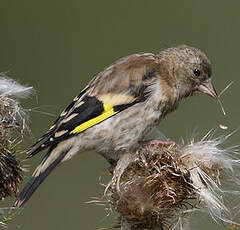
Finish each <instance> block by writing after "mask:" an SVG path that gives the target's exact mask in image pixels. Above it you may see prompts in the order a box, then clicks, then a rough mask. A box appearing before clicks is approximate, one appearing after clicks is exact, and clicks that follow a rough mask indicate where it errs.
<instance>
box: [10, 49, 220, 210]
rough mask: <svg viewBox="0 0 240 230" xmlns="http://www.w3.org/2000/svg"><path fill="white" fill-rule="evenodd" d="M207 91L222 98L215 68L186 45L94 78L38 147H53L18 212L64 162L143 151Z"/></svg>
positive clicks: (138, 57) (142, 56) (137, 57)
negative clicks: (169, 118)
mask: <svg viewBox="0 0 240 230" xmlns="http://www.w3.org/2000/svg"><path fill="white" fill-rule="evenodd" d="M197 91H199V92H202V93H205V94H208V95H210V96H211V97H213V98H216V99H217V94H216V91H215V89H214V87H213V85H212V82H211V64H210V61H209V60H208V58H207V57H206V55H205V54H204V53H203V52H201V51H200V50H199V49H196V48H193V47H190V46H186V45H181V46H177V47H174V48H169V49H165V50H163V51H162V52H160V53H159V54H152V53H139V54H133V55H130V56H127V57H124V58H121V59H120V60H118V61H116V62H115V63H113V64H112V65H110V66H109V67H107V68H105V69H104V70H103V71H102V72H101V73H99V74H98V75H97V76H96V77H94V78H93V79H92V80H91V81H90V82H89V84H88V85H87V86H86V87H85V88H84V89H83V90H82V91H81V92H80V94H79V95H78V96H77V97H75V98H74V100H73V101H72V103H71V104H70V105H69V106H68V107H67V108H66V109H65V110H64V111H63V112H62V113H61V114H60V116H59V117H58V118H57V120H56V121H55V122H54V124H53V126H52V127H51V128H50V129H49V130H48V131H47V132H46V133H45V134H44V135H43V136H42V137H41V138H40V139H39V140H38V141H37V142H36V143H35V144H34V145H33V146H32V148H31V150H30V151H29V156H28V157H31V156H33V155H35V154H36V153H38V152H40V151H42V150H43V149H45V148H48V151H47V153H46V155H45V156H44V158H43V160H42V162H41V163H40V165H39V166H38V167H37V168H36V170H35V171H34V173H33V175H32V178H31V179H30V181H29V182H28V184H27V185H26V186H25V188H24V189H23V190H22V192H21V193H20V195H19V197H18V199H17V200H16V202H15V204H14V206H15V207H23V206H24V204H25V203H26V202H27V201H28V199H29V198H30V197H31V196H32V194H33V193H34V191H35V190H36V189H37V188H38V186H39V185H40V184H41V183H42V182H43V180H44V179H45V178H46V177H47V176H48V175H49V173H50V172H51V171H52V170H53V169H54V168H55V167H56V166H57V165H58V164H59V163H61V162H64V161H66V160H69V159H70V158H72V157H73V156H74V155H75V154H77V153H80V152H83V151H86V150H96V151H97V152H98V153H100V154H101V155H103V156H104V157H105V158H106V159H107V160H108V161H109V162H111V161H112V160H117V159H118V157H119V154H120V153H124V152H127V151H130V150H133V149H134V148H137V147H138V145H139V143H140V142H141V141H143V140H144V138H145V137H146V135H147V134H149V133H150V131H151V130H152V128H153V127H154V126H157V125H158V124H159V122H160V120H161V119H162V118H163V117H164V116H165V115H166V114H168V113H169V112H171V111H173V110H175V109H176V108H177V107H178V104H179V102H180V101H181V99H183V98H184V97H188V96H191V95H192V94H193V93H194V92H197Z"/></svg>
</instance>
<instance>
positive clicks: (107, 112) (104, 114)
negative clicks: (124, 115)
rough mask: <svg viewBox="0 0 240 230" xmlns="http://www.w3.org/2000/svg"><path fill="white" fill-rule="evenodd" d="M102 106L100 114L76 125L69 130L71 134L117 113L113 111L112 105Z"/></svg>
mask: <svg viewBox="0 0 240 230" xmlns="http://www.w3.org/2000/svg"><path fill="white" fill-rule="evenodd" d="M103 108H104V111H103V112H102V114H101V115H99V116H97V117H94V118H92V119H90V120H89V121H86V122H84V123H82V124H81V125H79V126H77V127H76V128H75V129H74V130H72V131H71V134H76V133H80V132H82V131H84V130H86V129H88V128H90V127H92V126H94V125H96V124H98V123H100V122H102V121H104V120H106V119H107V118H109V117H111V116H113V115H114V114H116V113H117V112H115V111H114V109H113V106H111V105H107V104H103Z"/></svg>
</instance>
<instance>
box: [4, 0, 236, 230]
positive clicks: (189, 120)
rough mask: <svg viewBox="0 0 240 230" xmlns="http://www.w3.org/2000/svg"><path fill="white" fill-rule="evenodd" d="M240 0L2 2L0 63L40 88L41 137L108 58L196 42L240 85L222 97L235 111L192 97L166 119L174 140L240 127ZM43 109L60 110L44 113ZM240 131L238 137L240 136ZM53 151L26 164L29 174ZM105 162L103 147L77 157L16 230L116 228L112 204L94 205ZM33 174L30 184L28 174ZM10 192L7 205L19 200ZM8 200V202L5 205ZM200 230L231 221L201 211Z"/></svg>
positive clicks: (36, 131) (34, 106)
mask: <svg viewBox="0 0 240 230" xmlns="http://www.w3.org/2000/svg"><path fill="white" fill-rule="evenodd" d="M239 8H240V2H239V1H219V0H211V1H209V0H208V1H207V0H202V1H191V0H189V1H184V0H181V1H160V0H158V1H143V0H128V1H126V0H122V1H113V0H111V1H110V0H108V1H105V0H102V1H81V0H78V1H77V0H69V1H59V0H58V1H56V0H52V1H44V0H42V1H34V0H21V1H11V0H7V1H3V0H1V1H0V30H1V34H0V71H1V72H3V71H10V72H9V75H10V76H11V77H13V78H15V79H16V80H18V81H20V82H21V83H23V84H28V85H32V86H33V87H34V88H35V89H36V93H37V96H36V97H34V98H33V99H32V100H29V101H28V102H24V106H25V108H29V109H31V110H32V112H31V121H30V126H31V129H32V133H33V138H27V140H26V143H25V144H26V146H27V145H30V144H32V143H33V141H34V140H36V138H37V137H39V136H40V135H41V134H43V132H45V131H46V130H47V129H48V127H49V126H50V125H51V123H52V122H53V121H54V119H55V117H56V116H57V114H58V113H59V112H61V110H62V109H64V107H65V106H66V105H67V104H68V103H69V102H70V101H71V100H72V99H73V97H74V96H75V95H76V94H78V93H79V91H80V90H81V89H82V88H83V87H84V86H85V85H86V84H87V82H88V81H89V80H90V79H91V78H92V77H93V76H94V75H95V74H97V73H98V72H100V71H101V70H102V69H103V68H104V67H105V66H106V65H109V64H111V63H112V62H113V61H115V60H116V59H118V58H120V57H122V56H126V55H129V54H132V53H136V52H154V53H158V52H159V51H161V50H162V49H163V48H166V47H171V46H175V45H178V44H183V43H184V44H188V45H192V46H195V47H198V48H200V49H202V50H203V51H205V52H206V53H207V55H208V56H209V58H210V60H211V61H212V64H213V78H214V82H215V85H216V88H217V89H218V91H221V90H222V89H223V88H224V87H225V86H226V85H227V84H228V83H229V82H230V81H232V80H233V81H234V82H235V84H234V85H233V87H231V89H229V90H228V91H227V92H226V93H225V94H224V95H223V97H222V101H223V104H224V107H225V109H226V111H227V116H223V114H222V113H221V111H220V108H219V106H218V104H217V103H216V101H214V100H212V99H211V98H210V97H207V96H197V97H193V98H191V99H190V100H189V99H188V100H185V101H184V102H183V103H182V105H181V106H180V108H179V109H178V110H177V111H176V112H174V113H172V114H170V115H169V116H168V117H167V119H165V120H164V121H163V122H162V123H161V124H160V129H161V130H162V131H163V132H164V133H165V134H166V135H167V136H169V137H171V138H172V139H174V140H175V141H178V140H180V138H181V137H186V136H189V135H191V133H192V132H193V130H194V129H195V128H197V129H198V131H199V133H200V134H204V133H206V132H207V131H208V130H209V129H211V128H216V127H218V125H219V124H224V125H226V126H228V127H229V129H228V132H231V131H232V130H234V129H236V128H238V127H239V121H240V118H239V116H238V114H239V112H240V108H239V102H237V101H239V87H240V86H239V79H238V78H239V66H240V65H239V41H240V30H239V28H240V15H239ZM44 112H47V113H50V114H52V115H51V116H50V115H44ZM239 136H240V134H239V132H237V133H236V134H235V135H234V136H233V137H232V138H231V141H230V144H236V143H240V141H239ZM43 154H44V153H42V154H39V156H36V157H35V158H33V159H31V161H27V162H26V163H25V164H26V166H27V167H28V169H29V172H28V173H27V175H26V178H25V179H26V180H27V179H28V178H29V176H30V175H31V172H32V171H33V169H34V168H35V167H36V166H37V164H38V163H39V161H40V159H41V157H42V156H43ZM107 166H108V165H107V164H106V163H105V161H104V160H103V159H102V158H101V157H100V156H97V155H96V154H94V153H86V154H84V155H81V156H78V157H75V158H74V159H73V160H72V161H70V162H67V163H65V164H64V165H62V166H61V167H59V168H57V169H56V170H55V171H54V172H53V173H52V174H51V175H50V176H49V177H48V178H47V180H46V181H45V182H44V184H42V185H41V186H40V188H39V189H38V191H37V192H36V193H35V195H34V196H33V197H32V199H31V200H30V201H29V203H28V205H27V206H26V207H25V209H24V211H22V212H21V214H20V215H19V216H17V217H16V218H15V219H14V220H13V221H12V222H11V223H10V225H9V229H23V230H32V229H35V230H38V229H39V230H40V229H41V230H42V229H51V230H65V229H97V228H99V227H104V226H109V225H110V224H111V223H113V222H114V216H113V215H110V216H107V214H108V213H107V212H105V211H104V208H103V207H99V206H96V205H89V204H86V203H85V202H86V201H89V200H90V199H91V197H94V196H95V197H96V196H98V197H99V196H102V192H103V190H102V188H101V186H100V185H99V177H100V176H104V175H105V174H106V167H107ZM26 180H25V182H26ZM12 202H13V201H12V200H10V199H9V200H8V204H10V203H12ZM2 206H5V203H2ZM193 226H194V228H193V229H203V228H204V229H224V228H225V227H224V225H223V224H220V225H216V224H215V223H214V222H213V221H212V220H210V218H207V217H206V216H203V215H201V213H199V215H198V217H197V218H196V221H194V225H193Z"/></svg>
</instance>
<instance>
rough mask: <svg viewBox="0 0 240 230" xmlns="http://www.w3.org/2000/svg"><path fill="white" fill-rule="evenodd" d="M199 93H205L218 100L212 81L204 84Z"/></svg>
mask: <svg viewBox="0 0 240 230" xmlns="http://www.w3.org/2000/svg"><path fill="white" fill-rule="evenodd" d="M197 91H198V92H201V93H205V94H207V95H209V96H211V97H213V98H215V99H218V95H217V92H216V90H215V88H214V85H213V83H212V81H211V79H208V80H207V81H204V82H202V83H201V84H200V85H199V86H198V87H197Z"/></svg>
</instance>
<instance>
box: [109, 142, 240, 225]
mask: <svg viewBox="0 0 240 230" xmlns="http://www.w3.org/2000/svg"><path fill="white" fill-rule="evenodd" d="M223 140H224V138H217V139H213V140H210V139H207V138H205V139H203V140H200V141H199V142H196V143H193V142H192V143H190V144H188V145H186V146H177V145H175V146H174V145H168V146H164V145H162V144H161V143H160V142H158V141H150V142H148V143H147V144H145V145H144V146H142V147H141V148H140V149H139V150H138V151H137V152H136V153H134V154H125V155H123V156H122V158H120V160H119V161H118V164H117V166H116V168H115V170H114V173H113V178H112V180H111V182H110V183H109V184H108V186H107V188H106V195H107V197H108V201H109V203H110V205H111V206H112V207H113V209H115V210H116V211H117V212H118V213H120V215H121V217H122V218H124V219H125V220H127V222H128V223H129V225H130V226H131V229H170V226H174V224H176V223H177V220H178V219H179V218H180V217H182V216H183V215H184V214H185V213H187V212H188V211H189V210H193V207H197V208H198V207H200V206H201V205H202V206H204V207H207V210H208V211H209V213H210V214H211V216H212V217H213V218H214V219H220V220H223V221H227V222H230V223H231V221H230V220H228V219H227V217H226V216H227V214H228V209H227V208H226V207H225V205H224V203H223V199H222V196H223V195H224V192H225V191H223V190H221V189H220V187H219V186H220V179H219V176H220V171H221V169H224V170H226V171H228V172H233V167H234V166H236V165H237V164H238V162H237V161H236V160H235V159H233V158H232V156H230V154H232V153H236V152H235V150H234V149H232V148H231V149H230V148H229V149H222V148H220V146H219V144H221V143H222V142H223ZM237 167H239V166H238V165H237ZM190 200H191V204H190V202H189V201H190ZM200 204H201V205H200Z"/></svg>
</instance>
